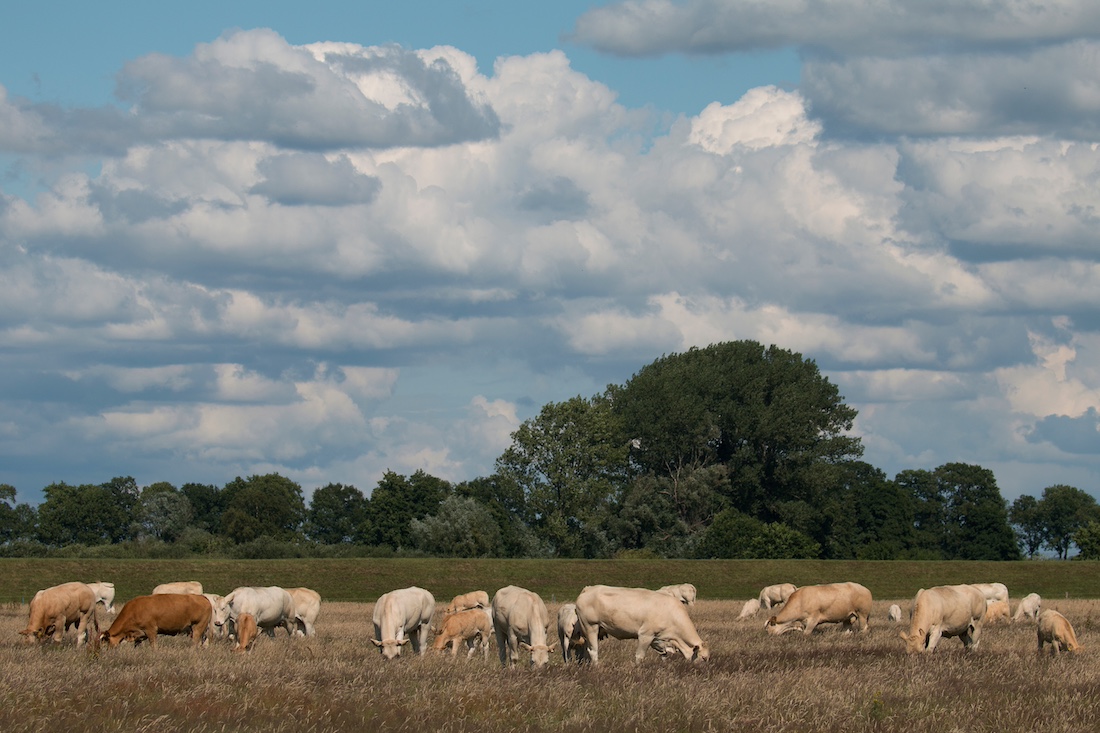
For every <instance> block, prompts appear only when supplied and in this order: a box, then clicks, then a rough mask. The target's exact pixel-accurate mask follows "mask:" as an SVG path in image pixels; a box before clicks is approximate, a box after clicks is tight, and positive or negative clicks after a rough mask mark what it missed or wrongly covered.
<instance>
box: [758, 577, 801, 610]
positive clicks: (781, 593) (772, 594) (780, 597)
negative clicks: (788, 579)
mask: <svg viewBox="0 0 1100 733" xmlns="http://www.w3.org/2000/svg"><path fill="white" fill-rule="evenodd" d="M796 590H797V588H796V586H795V585H794V583H778V584H776V585H769V586H766V587H764V588H763V589H761V591H760V596H759V600H760V605H761V607H763V608H766V609H771V607H772V606H778V605H781V604H783V603H786V602H787V599H788V598H790V597H791V594H792V593H794V592H795V591H796Z"/></svg>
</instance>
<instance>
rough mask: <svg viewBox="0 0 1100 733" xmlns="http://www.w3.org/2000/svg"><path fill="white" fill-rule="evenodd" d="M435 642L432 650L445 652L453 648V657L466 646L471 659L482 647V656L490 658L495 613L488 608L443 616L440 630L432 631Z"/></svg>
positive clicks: (468, 656) (471, 609)
mask: <svg viewBox="0 0 1100 733" xmlns="http://www.w3.org/2000/svg"><path fill="white" fill-rule="evenodd" d="M432 632H433V633H434V634H435V641H434V642H432V649H435V650H436V651H439V652H441V651H444V650H445V649H446V648H447V646H448V645H450V646H451V655H452V656H458V647H459V645H460V644H465V645H466V647H467V651H466V658H467V659H469V658H470V657H472V656H473V654H474V652H475V651H476V650H477V645H478V644H480V645H481V651H482V656H483V657H484V658H485V659H488V658H489V637H490V636H491V635H492V633H493V612H492V611H491V610H490V609H488V608H467V609H466V610H465V611H459V612H457V613H450V614H446V615H445V616H443V620H442V622H440V624H439V628H438V629H432Z"/></svg>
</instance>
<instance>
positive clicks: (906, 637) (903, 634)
mask: <svg viewBox="0 0 1100 733" xmlns="http://www.w3.org/2000/svg"><path fill="white" fill-rule="evenodd" d="M898 636H900V637H901V638H902V639H904V640H905V641H909V632H907V631H899V632H898Z"/></svg>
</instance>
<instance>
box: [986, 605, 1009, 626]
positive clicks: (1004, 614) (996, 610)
mask: <svg viewBox="0 0 1100 733" xmlns="http://www.w3.org/2000/svg"><path fill="white" fill-rule="evenodd" d="M1000 621H1003V622H1004V623H1006V624H1007V623H1008V622H1009V618H1008V604H1007V603H1005V602H1004V601H993V602H991V603H988V604H986V607H985V621H984V623H986V624H995V623H998V622H1000Z"/></svg>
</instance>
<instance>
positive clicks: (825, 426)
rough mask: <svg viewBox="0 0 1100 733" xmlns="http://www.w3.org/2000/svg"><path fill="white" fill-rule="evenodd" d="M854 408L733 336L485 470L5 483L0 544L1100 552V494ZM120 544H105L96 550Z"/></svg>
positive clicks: (928, 555)
mask: <svg viewBox="0 0 1100 733" xmlns="http://www.w3.org/2000/svg"><path fill="white" fill-rule="evenodd" d="M855 417H856V411H855V410H854V409H853V408H851V407H850V406H848V405H846V404H844V402H843V399H842V397H841V395H840V394H839V392H838V390H837V388H836V386H835V385H833V384H832V383H830V382H829V380H828V379H826V378H825V377H824V376H822V375H821V373H820V371H819V370H818V368H817V365H816V364H815V363H814V362H813V361H812V360H810V359H805V358H803V357H802V356H801V355H800V354H797V353H794V352H791V351H789V350H785V349H781V348H778V347H776V346H770V347H764V346H763V345H761V344H759V343H757V342H754V341H733V342H725V343H720V344H714V345H711V346H708V347H705V348H693V349H690V350H688V351H686V352H683V353H678V354H671V355H666V356H662V357H661V358H659V359H657V360H655V361H654V362H652V363H651V364H648V365H647V366H645V367H643V368H642V369H641V370H640V371H638V372H637V373H636V374H634V375H633V376H632V377H631V378H630V379H629V380H628V381H627V382H626V383H624V384H622V385H609V386H608V388H607V389H606V390H605V391H604V392H603V393H601V394H598V395H594V396H592V397H587V398H585V397H581V396H577V397H573V398H571V399H569V400H565V401H564V402H557V403H550V404H547V405H545V406H543V408H542V409H541V410H540V412H539V414H538V415H537V416H535V417H533V418H531V419H529V420H526V421H524V422H523V423H522V424H521V425H520V426H519V428H518V429H517V430H516V431H515V432H514V433H513V434H512V443H511V445H510V446H509V447H508V448H507V449H506V450H505V451H504V453H503V454H501V455H500V456H499V457H498V459H497V461H496V464H495V467H494V469H495V470H494V472H493V473H492V475H490V476H486V477H479V478H475V479H473V480H469V481H463V482H459V483H452V482H448V481H445V480H443V479H441V478H438V477H435V476H432V475H430V474H427V473H425V472H423V471H417V472H416V473H414V474H412V475H409V476H404V475H400V474H397V473H394V472H392V471H388V472H386V474H385V475H384V476H383V477H382V478H381V479H380V480H379V481H378V483H377V485H376V486H374V487H373V489H372V490H371V491H370V494H369V496H368V495H365V494H364V493H363V492H362V491H361V490H360V489H359V488H357V487H355V486H351V485H345V484H339V483H331V484H328V485H326V486H321V487H319V488H317V489H316V490H315V491H314V492H313V493H312V495H311V496H310V498H309V501H308V502H307V501H306V500H305V497H304V495H303V492H302V487H301V486H300V485H299V484H297V483H295V482H294V481H292V480H290V479H288V478H286V477H284V476H281V475H279V474H266V475H254V476H249V477H247V478H241V477H237V478H235V479H233V480H232V481H230V482H229V483H227V484H226V485H225V486H221V487H218V486H214V485H207V484H197V483H189V484H184V485H182V486H179V487H176V486H174V485H172V484H169V483H165V482H161V483H154V484H150V485H148V486H144V487H139V486H138V485H137V483H136V482H135V481H134V479H133V478H130V477H118V478H114V479H112V480H111V481H108V482H106V483H103V484H82V485H78V486H73V485H69V484H65V483H56V484H51V485H50V486H47V487H45V488H44V489H43V496H44V499H43V501H42V502H41V504H39V505H38V506H37V507H34V506H30V505H27V504H17V503H16V502H15V497H16V492H15V489H14V488H13V487H11V486H7V485H0V553H3V554H8V555H35V554H50V553H54V554H56V553H62V554H64V553H75V554H80V553H85V554H88V553H90V554H95V553H96V552H132V553H135V554H146V555H149V554H152V555H158V554H159V555H167V556H171V555H180V554H224V555H235V556H287V555H290V556H295V555H307V554H312V555H325V554H374V553H383V554H384V553H406V554H425V555H440V556H460V557H586V558H603V557H680V558H822V559H866V560H889V559H929V560H954V559H963V560H1013V559H1019V558H1021V557H1022V556H1024V555H1026V556H1028V557H1034V556H1036V555H1037V554H1038V553H1040V552H1042V551H1043V550H1047V551H1049V552H1051V553H1053V554H1055V555H1057V556H1058V557H1059V558H1066V557H1067V556H1069V555H1070V554H1071V551H1072V550H1073V549H1074V548H1076V549H1077V550H1078V555H1079V556H1081V557H1091V558H1100V507H1098V506H1097V503H1096V501H1095V500H1094V499H1093V498H1092V497H1091V496H1090V495H1089V494H1087V493H1086V492H1084V491H1081V490H1080V489H1076V488H1074V487H1070V486H1063V485H1057V486H1051V487H1048V488H1046V489H1044V490H1043V492H1042V495H1041V497H1040V498H1035V497H1032V496H1021V497H1019V498H1018V499H1017V500H1016V501H1014V502H1013V503H1012V505H1011V506H1009V505H1008V504H1007V502H1006V501H1005V500H1004V498H1003V497H1002V496H1001V493H1000V490H999V489H998V487H997V483H996V480H995V478H994V476H993V473H992V472H991V471H989V470H988V469H985V468H983V467H981V466H977V465H971V464H965V463H948V464H945V465H942V466H939V467H938V468H935V469H932V470H925V469H914V470H906V471H902V472H901V473H899V474H898V475H897V476H895V477H894V478H893V479H890V478H888V477H887V476H886V475H885V473H884V472H883V471H882V470H880V469H878V468H876V467H874V466H872V465H870V464H868V463H866V462H864V461H862V460H861V457H862V453H863V447H862V444H861V442H860V440H859V438H857V437H853V436H852V435H850V430H851V428H852V424H853V421H854V419H855ZM105 547H106V548H113V549H112V550H108V551H104V550H103V548H105Z"/></svg>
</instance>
